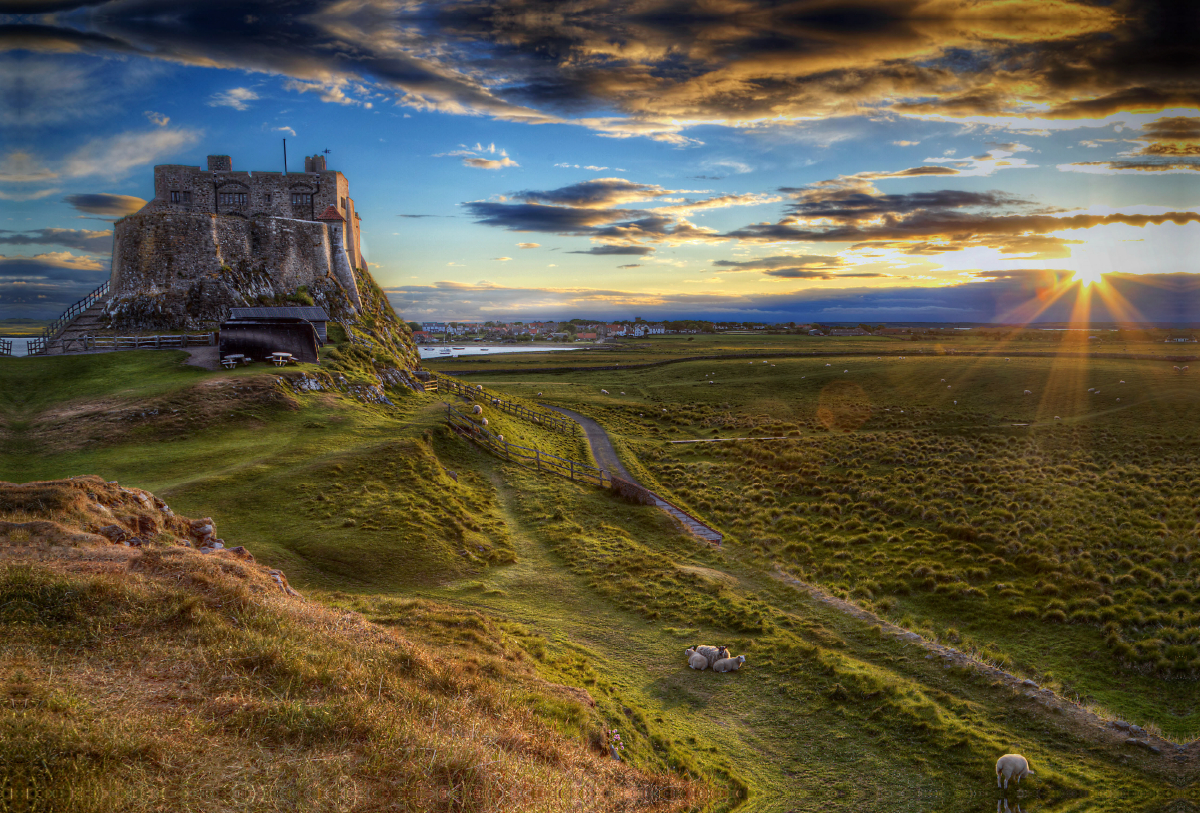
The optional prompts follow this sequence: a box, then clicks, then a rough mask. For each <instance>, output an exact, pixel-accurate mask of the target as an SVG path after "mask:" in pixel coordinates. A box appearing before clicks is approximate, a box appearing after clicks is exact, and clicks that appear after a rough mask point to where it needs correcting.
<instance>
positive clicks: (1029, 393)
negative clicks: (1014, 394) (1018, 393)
mask: <svg viewBox="0 0 1200 813" xmlns="http://www.w3.org/2000/svg"><path fill="white" fill-rule="evenodd" d="M1025 394H1026V395H1033V390H1025Z"/></svg>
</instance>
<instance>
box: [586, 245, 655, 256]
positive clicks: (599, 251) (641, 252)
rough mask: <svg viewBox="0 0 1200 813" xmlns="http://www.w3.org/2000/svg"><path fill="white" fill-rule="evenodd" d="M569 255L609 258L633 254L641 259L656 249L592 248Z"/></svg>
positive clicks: (644, 247) (633, 247) (635, 247)
mask: <svg viewBox="0 0 1200 813" xmlns="http://www.w3.org/2000/svg"><path fill="white" fill-rule="evenodd" d="M567 253H568V254H594V255H600V256H607V255H613V254H632V255H635V256H639V257H644V256H645V255H647V254H653V253H654V249H653V248H652V247H650V246H592V247H591V248H589V249H588V250H587V251H568V252H567Z"/></svg>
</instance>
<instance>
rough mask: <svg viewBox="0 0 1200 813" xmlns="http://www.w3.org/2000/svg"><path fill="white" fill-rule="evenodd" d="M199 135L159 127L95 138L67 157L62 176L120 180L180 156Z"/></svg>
mask: <svg viewBox="0 0 1200 813" xmlns="http://www.w3.org/2000/svg"><path fill="white" fill-rule="evenodd" d="M200 135H201V133H200V132H199V131H198V130H190V129H183V128H180V129H175V130H172V129H167V128H160V129H157V130H150V131H148V132H125V133H119V134H117V135H115V136H107V137H104V138H97V139H93V140H91V141H89V142H87V143H86V144H84V145H83V146H81V147H79V148H78V149H76V150H75V151H74V152H72V153H71V154H70V155H68V156H67V157H66V159H65V160H64V161H63V165H62V173H61V174H62V175H64V176H66V177H69V178H81V177H87V176H89V175H99V176H102V177H107V178H118V177H121V176H123V175H125V174H126V173H128V172H129V171H130V170H132V169H134V168H136V167H141V166H145V165H147V164H153V163H155V162H156V161H160V160H162V159H163V158H166V157H168V156H171V155H175V154H177V153H178V152H180V151H181V150H184V149H186V148H187V147H190V146H192V145H193V144H195V143H196V142H197V141H199V140H200Z"/></svg>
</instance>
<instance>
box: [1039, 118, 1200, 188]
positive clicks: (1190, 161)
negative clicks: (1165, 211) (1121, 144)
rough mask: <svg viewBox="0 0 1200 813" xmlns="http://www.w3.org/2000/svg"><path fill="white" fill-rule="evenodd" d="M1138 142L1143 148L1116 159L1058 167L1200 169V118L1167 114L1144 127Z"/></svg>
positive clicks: (1128, 170)
mask: <svg viewBox="0 0 1200 813" xmlns="http://www.w3.org/2000/svg"><path fill="white" fill-rule="evenodd" d="M1136 141H1137V142H1139V143H1141V144H1142V147H1141V149H1137V150H1130V151H1128V152H1123V153H1121V154H1120V155H1118V156H1117V157H1116V158H1114V159H1111V160H1108V161H1079V162H1076V163H1073V164H1060V165H1059V167H1058V168H1059V169H1064V170H1071V171H1075V172H1100V173H1103V174H1112V175H1116V174H1122V173H1136V172H1195V171H1200V118H1196V117H1192V116H1166V117H1163V118H1161V119H1158V120H1157V121H1154V122H1151V123H1150V124H1147V125H1146V126H1145V127H1143V128H1142V133H1141V135H1140V136H1139V137H1138V138H1137V139H1136Z"/></svg>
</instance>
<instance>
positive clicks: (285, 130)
mask: <svg viewBox="0 0 1200 813" xmlns="http://www.w3.org/2000/svg"><path fill="white" fill-rule="evenodd" d="M271 132H272V133H287V134H288V135H290V136H291V137H292V138H295V137H296V131H295V130H293V129H292V128H291V127H286V126H285V127H272V128H271Z"/></svg>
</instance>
